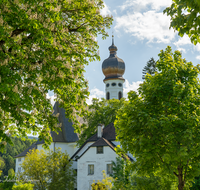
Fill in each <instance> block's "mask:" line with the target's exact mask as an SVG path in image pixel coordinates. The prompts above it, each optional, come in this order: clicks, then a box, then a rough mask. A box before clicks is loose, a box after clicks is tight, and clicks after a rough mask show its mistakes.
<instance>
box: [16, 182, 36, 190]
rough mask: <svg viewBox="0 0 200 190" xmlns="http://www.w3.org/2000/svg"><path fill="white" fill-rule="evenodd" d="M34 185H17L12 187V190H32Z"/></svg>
mask: <svg viewBox="0 0 200 190" xmlns="http://www.w3.org/2000/svg"><path fill="white" fill-rule="evenodd" d="M33 187H34V185H33V184H31V183H24V184H22V183H18V184H17V185H14V186H13V187H12V190H33Z"/></svg>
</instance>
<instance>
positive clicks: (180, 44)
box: [174, 35, 200, 53]
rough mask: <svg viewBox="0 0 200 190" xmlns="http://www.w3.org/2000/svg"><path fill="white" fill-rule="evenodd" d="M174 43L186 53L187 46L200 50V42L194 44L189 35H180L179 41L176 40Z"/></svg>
mask: <svg viewBox="0 0 200 190" xmlns="http://www.w3.org/2000/svg"><path fill="white" fill-rule="evenodd" d="M174 45H175V46H176V47H177V49H178V50H182V51H183V52H184V53H185V52H186V50H185V48H183V47H187V48H190V49H191V48H193V49H194V50H195V51H199V52H200V44H197V45H194V44H192V42H191V41H190V38H189V37H188V35H184V36H183V37H179V39H178V41H176V42H174Z"/></svg>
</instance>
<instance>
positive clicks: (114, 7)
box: [50, 0, 200, 104]
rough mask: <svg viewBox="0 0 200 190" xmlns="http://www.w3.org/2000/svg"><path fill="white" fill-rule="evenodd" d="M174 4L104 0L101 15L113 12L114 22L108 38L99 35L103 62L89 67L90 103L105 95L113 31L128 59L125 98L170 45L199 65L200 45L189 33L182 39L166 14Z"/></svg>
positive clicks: (160, 0)
mask: <svg viewBox="0 0 200 190" xmlns="http://www.w3.org/2000/svg"><path fill="white" fill-rule="evenodd" d="M171 3H172V1H171V0H104V5H105V7H104V9H103V10H102V11H101V14H102V15H108V14H109V15H112V16H113V19H114V22H113V24H112V26H111V28H110V29H107V32H108V34H109V37H108V38H106V39H105V40H102V38H101V36H98V37H97V41H98V45H99V53H100V57H101V61H95V62H91V63H89V65H88V66H86V68H85V70H86V72H85V77H86V79H87V80H88V81H89V91H90V96H89V99H88V100H87V103H88V104H90V103H91V101H92V98H102V97H104V98H105V84H104V83H103V79H104V75H103V72H102V63H103V61H104V60H105V59H106V58H108V57H109V50H108V47H109V46H110V45H111V43H112V33H113V34H114V43H115V45H116V46H117V48H118V51H117V56H118V57H119V58H121V59H123V61H124V62H125V67H126V69H125V73H124V75H123V77H124V79H125V83H124V97H125V98H127V93H128V92H129V91H130V90H137V88H138V87H139V84H141V83H142V70H143V68H144V67H145V65H146V63H147V62H148V61H149V59H150V58H151V57H153V58H154V59H155V60H157V59H158V54H159V53H160V51H161V50H164V49H166V47H167V46H171V47H172V50H173V51H175V50H180V51H181V52H182V57H183V58H185V59H186V60H187V61H191V62H192V63H193V64H194V65H197V64H199V62H200V45H196V46H195V45H193V44H192V43H191V42H190V39H189V38H188V37H187V36H183V37H182V38H181V37H179V36H178V33H177V32H176V31H174V30H173V29H169V26H170V17H169V16H167V15H166V14H163V10H164V9H165V8H166V7H169V6H170V5H171ZM51 95H52V94H50V96H51Z"/></svg>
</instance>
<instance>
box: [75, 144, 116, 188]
mask: <svg viewBox="0 0 200 190" xmlns="http://www.w3.org/2000/svg"><path fill="white" fill-rule="evenodd" d="M103 149H104V150H103V154H97V153H96V147H90V148H89V149H88V151H87V152H85V154H83V155H82V157H80V158H79V159H78V162H77V169H78V173H77V189H78V190H89V189H91V188H90V184H92V183H93V180H95V181H97V180H102V179H103V175H102V171H103V170H105V171H106V169H107V168H106V167H107V164H111V163H112V161H115V160H116V157H117V156H118V155H117V154H116V153H115V152H114V151H113V150H112V149H111V148H110V147H108V146H104V147H103ZM89 164H94V175H88V165H89ZM106 172H107V171H106Z"/></svg>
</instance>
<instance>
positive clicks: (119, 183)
mask: <svg viewBox="0 0 200 190" xmlns="http://www.w3.org/2000/svg"><path fill="white" fill-rule="evenodd" d="M112 165H113V174H112V175H111V176H112V177H113V179H114V181H113V186H114V187H113V189H116V190H117V189H121V190H124V189H129V188H130V186H131V181H130V175H131V170H130V169H129V165H130V161H129V160H125V159H122V158H120V157H117V158H116V161H115V162H114V161H113V162H112Z"/></svg>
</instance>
